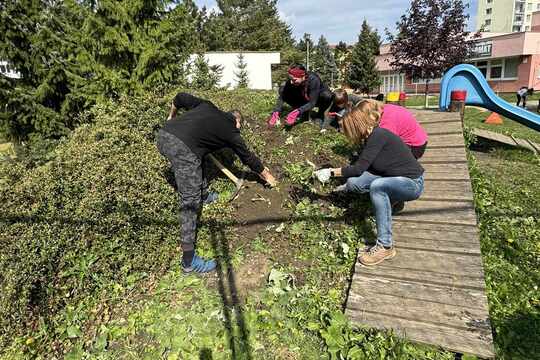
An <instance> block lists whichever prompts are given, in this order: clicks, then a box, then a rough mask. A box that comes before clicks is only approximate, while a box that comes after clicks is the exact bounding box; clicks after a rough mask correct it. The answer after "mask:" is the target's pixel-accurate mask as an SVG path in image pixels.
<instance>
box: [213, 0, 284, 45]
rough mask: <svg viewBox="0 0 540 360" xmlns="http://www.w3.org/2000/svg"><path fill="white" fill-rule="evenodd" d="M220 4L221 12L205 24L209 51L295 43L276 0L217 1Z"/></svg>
mask: <svg viewBox="0 0 540 360" xmlns="http://www.w3.org/2000/svg"><path fill="white" fill-rule="evenodd" d="M217 5H218V8H219V10H220V12H219V13H217V14H216V13H214V14H211V15H209V16H208V17H207V22H206V23H205V25H204V38H205V39H210V40H211V43H210V44H208V49H209V50H212V51H216V50H218V51H220V50H228V51H237V50H254V51H256V50H269V51H271V50H274V51H276V50H281V49H284V48H288V47H291V46H293V43H294V41H293V38H292V33H291V29H290V27H289V26H288V25H287V24H286V23H285V22H283V21H282V20H281V19H280V17H279V13H278V9H277V1H276V0H217Z"/></svg>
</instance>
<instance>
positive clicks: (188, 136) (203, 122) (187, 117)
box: [163, 93, 264, 173]
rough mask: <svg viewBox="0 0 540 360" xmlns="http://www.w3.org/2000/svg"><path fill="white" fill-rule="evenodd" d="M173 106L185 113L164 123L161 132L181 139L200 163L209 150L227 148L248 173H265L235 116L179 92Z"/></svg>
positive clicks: (207, 102) (209, 103) (204, 101)
mask: <svg viewBox="0 0 540 360" xmlns="http://www.w3.org/2000/svg"><path fill="white" fill-rule="evenodd" d="M173 104H174V106H175V107H176V108H177V109H184V110H187V111H186V112H184V113H183V114H182V115H180V116H177V117H175V118H173V119H171V120H169V121H167V122H166V123H165V125H164V126H163V130H165V131H167V132H168V133H170V134H172V135H174V136H176V137H177V138H179V139H180V140H182V142H183V143H184V144H186V145H187V146H188V147H189V148H190V149H191V151H193V153H195V155H197V156H198V157H199V158H200V159H201V160H202V158H203V157H204V156H205V155H206V154H208V153H210V152H212V151H216V150H219V149H223V148H225V147H229V148H231V149H232V150H233V151H234V152H235V153H236V155H238V157H239V158H240V160H241V161H242V163H244V164H245V165H246V166H248V167H249V168H250V169H251V170H253V171H255V172H256V173H261V172H262V171H263V170H264V167H263V164H262V163H261V160H259V158H258V157H257V156H256V155H255V154H254V153H253V152H251V151H250V150H249V149H248V147H247V146H246V143H245V142H244V139H242V136H241V135H240V130H239V129H237V128H236V119H235V117H234V115H232V114H231V113H227V112H224V111H221V110H219V109H218V108H217V107H216V106H215V105H214V104H212V103H211V102H210V101H207V100H203V99H200V98H197V97H195V96H193V95H190V94H187V93H178V94H177V95H176V97H175V98H174V100H173Z"/></svg>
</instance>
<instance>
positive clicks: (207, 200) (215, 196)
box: [203, 191, 219, 205]
mask: <svg viewBox="0 0 540 360" xmlns="http://www.w3.org/2000/svg"><path fill="white" fill-rule="evenodd" d="M218 199H219V194H218V193H217V192H213V191H209V192H208V195H207V196H206V198H205V199H204V200H203V204H205V205H208V204H212V203H214V202H216V201H217V200H218Z"/></svg>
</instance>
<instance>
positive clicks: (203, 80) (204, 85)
mask: <svg viewBox="0 0 540 360" xmlns="http://www.w3.org/2000/svg"><path fill="white" fill-rule="evenodd" d="M222 71H223V68H222V67H220V66H219V65H214V66H209V65H208V62H207V61H206V59H205V57H204V54H198V55H197V56H196V58H195V61H194V62H193V66H192V70H191V76H192V80H191V82H190V87H192V88H195V89H201V90H209V89H212V88H215V87H217V86H218V84H219V81H220V80H221V73H222Z"/></svg>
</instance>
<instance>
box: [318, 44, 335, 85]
mask: <svg viewBox="0 0 540 360" xmlns="http://www.w3.org/2000/svg"><path fill="white" fill-rule="evenodd" d="M313 70H314V71H316V72H317V73H318V74H319V76H320V77H321V79H322V80H323V81H324V82H325V83H327V84H329V85H330V86H332V87H333V84H334V77H336V76H337V67H336V60H335V59H334V53H333V52H332V50H331V49H330V46H329V45H328V41H326V38H325V37H324V36H322V35H321V37H320V38H319V41H318V42H317V46H315V50H314V52H313Z"/></svg>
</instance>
